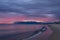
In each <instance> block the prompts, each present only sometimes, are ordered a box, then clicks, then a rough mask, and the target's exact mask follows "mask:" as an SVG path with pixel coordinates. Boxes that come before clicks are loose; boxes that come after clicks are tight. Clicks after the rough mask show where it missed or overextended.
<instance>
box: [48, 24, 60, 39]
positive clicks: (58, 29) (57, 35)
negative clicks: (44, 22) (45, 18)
mask: <svg viewBox="0 0 60 40" xmlns="http://www.w3.org/2000/svg"><path fill="white" fill-rule="evenodd" d="M50 28H51V29H52V30H53V34H52V35H51V36H50V37H49V39H48V40H60V25H51V26H50Z"/></svg>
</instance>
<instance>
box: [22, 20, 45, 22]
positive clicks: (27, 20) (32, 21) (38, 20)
mask: <svg viewBox="0 0 60 40" xmlns="http://www.w3.org/2000/svg"><path fill="white" fill-rule="evenodd" d="M23 21H24V22H44V21H43V20H23Z"/></svg>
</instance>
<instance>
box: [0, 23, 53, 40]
mask: <svg viewBox="0 0 60 40" xmlns="http://www.w3.org/2000/svg"><path fill="white" fill-rule="evenodd" d="M41 28H42V25H32V24H31V25H29V24H28V25H22V24H21V25H20V24H19V25H18V24H17V25H16V24H15V25H13V24H9V25H0V40H18V39H20V40H22V39H23V38H27V37H29V36H30V35H32V34H33V33H34V31H36V30H38V29H41ZM47 28H48V27H47ZM51 32H52V31H51V30H50V29H49V28H48V30H47V31H46V32H44V33H42V35H43V36H42V35H39V37H40V36H41V38H42V37H43V38H47V37H48V36H49V35H50V34H51ZM36 40H37V39H36Z"/></svg>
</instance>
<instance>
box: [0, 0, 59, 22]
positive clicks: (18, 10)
mask: <svg viewBox="0 0 60 40" xmlns="http://www.w3.org/2000/svg"><path fill="white" fill-rule="evenodd" d="M24 20H34V21H41V22H47V21H57V20H60V0H0V23H13V22H15V21H24Z"/></svg>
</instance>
